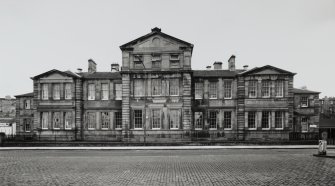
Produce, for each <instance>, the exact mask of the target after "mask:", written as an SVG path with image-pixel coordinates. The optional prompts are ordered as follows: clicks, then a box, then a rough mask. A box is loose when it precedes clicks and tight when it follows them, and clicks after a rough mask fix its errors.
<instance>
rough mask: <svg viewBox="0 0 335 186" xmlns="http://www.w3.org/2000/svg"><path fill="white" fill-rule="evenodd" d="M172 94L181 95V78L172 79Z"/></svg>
mask: <svg viewBox="0 0 335 186" xmlns="http://www.w3.org/2000/svg"><path fill="white" fill-rule="evenodd" d="M170 95H171V96H178V95H179V79H170Z"/></svg>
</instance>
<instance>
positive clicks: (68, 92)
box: [65, 83, 72, 99]
mask: <svg viewBox="0 0 335 186" xmlns="http://www.w3.org/2000/svg"><path fill="white" fill-rule="evenodd" d="M65 99H72V86H71V84H70V83H66V84H65Z"/></svg>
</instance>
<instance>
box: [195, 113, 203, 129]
mask: <svg viewBox="0 0 335 186" xmlns="http://www.w3.org/2000/svg"><path fill="white" fill-rule="evenodd" d="M203 122H204V121H203V115H202V112H195V113H194V124H195V126H194V128H195V129H202V128H203Z"/></svg>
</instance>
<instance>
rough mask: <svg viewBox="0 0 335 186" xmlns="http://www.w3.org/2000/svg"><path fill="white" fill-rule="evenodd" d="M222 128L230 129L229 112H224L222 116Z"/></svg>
mask: <svg viewBox="0 0 335 186" xmlns="http://www.w3.org/2000/svg"><path fill="white" fill-rule="evenodd" d="M223 128H227V129H231V111H225V112H224V114H223Z"/></svg>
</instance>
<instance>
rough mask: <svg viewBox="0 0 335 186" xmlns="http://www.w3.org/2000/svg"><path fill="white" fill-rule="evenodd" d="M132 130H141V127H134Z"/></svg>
mask: <svg viewBox="0 0 335 186" xmlns="http://www.w3.org/2000/svg"><path fill="white" fill-rule="evenodd" d="M134 130H143V128H134Z"/></svg>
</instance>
